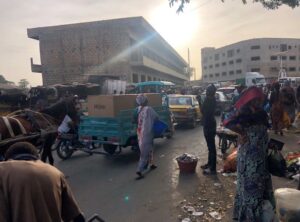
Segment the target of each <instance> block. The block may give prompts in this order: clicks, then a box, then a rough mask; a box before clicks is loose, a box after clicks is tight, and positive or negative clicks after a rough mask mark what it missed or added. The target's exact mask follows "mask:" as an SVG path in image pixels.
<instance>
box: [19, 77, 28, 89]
mask: <svg viewBox="0 0 300 222" xmlns="http://www.w3.org/2000/svg"><path fill="white" fill-rule="evenodd" d="M18 85H19V87H20V88H22V89H27V87H28V85H29V82H28V81H27V79H21V80H20V81H19V83H18Z"/></svg>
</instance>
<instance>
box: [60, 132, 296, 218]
mask: <svg viewBox="0 0 300 222" xmlns="http://www.w3.org/2000/svg"><path fill="white" fill-rule="evenodd" d="M269 135H270V137H271V138H275V139H279V140H282V141H284V142H285V147H284V150H283V153H287V152H289V151H297V150H299V145H297V143H296V142H297V140H298V139H299V136H298V135H297V134H291V133H285V135H284V136H283V137H281V136H278V135H274V134H273V133H272V132H270V134H269ZM216 142H217V139H216ZM183 153H190V154H194V155H196V156H197V157H198V158H199V161H198V165H197V168H196V173H195V174H180V173H179V168H178V165H177V162H176V160H175V158H176V157H177V156H179V155H181V154H183ZM218 153H219V155H218V156H220V150H218ZM138 158H139V156H138V153H137V152H136V151H132V150H131V149H130V147H128V148H124V149H123V152H122V153H121V154H120V155H119V156H114V157H107V156H103V155H97V154H94V155H92V156H90V155H88V154H86V153H82V152H76V153H74V154H73V156H72V157H71V158H70V159H68V160H65V161H62V160H59V159H58V157H56V162H55V164H56V167H58V168H59V169H60V170H62V171H63V172H64V173H65V175H66V176H67V179H68V181H69V183H70V186H71V188H72V190H73V192H74V195H75V197H76V199H77V201H78V203H79V205H80V207H81V209H82V210H83V212H84V213H85V215H86V216H87V217H90V216H91V215H93V214H95V213H97V214H99V215H100V216H101V217H102V218H103V219H105V221H107V222H119V221H122V222H140V221H142V222H160V221H161V222H172V221H181V219H182V218H184V217H186V216H190V214H189V213H187V212H183V210H182V209H183V208H184V206H185V205H192V206H194V207H195V208H197V210H201V211H202V212H204V215H203V216H201V217H194V218H192V221H214V219H213V218H211V216H210V215H209V213H210V212H212V211H217V212H219V213H220V215H221V216H222V221H232V220H231V214H232V205H233V198H234V193H235V180H236V178H235V177H225V176H223V175H222V174H221V173H218V174H217V176H214V177H207V176H203V174H202V171H201V169H200V165H201V164H204V163H205V162H206V159H207V148H206V143H205V140H204V137H203V132H202V126H197V127H196V128H195V129H188V128H179V129H177V130H176V133H175V135H174V137H173V138H172V139H156V140H155V151H154V158H155V162H156V164H157V165H158V168H157V169H155V170H154V171H151V172H149V173H147V174H146V176H145V178H144V179H142V180H138V181H137V180H135V177H136V175H135V171H136V167H137V162H138ZM217 168H218V169H221V168H222V159H221V158H220V157H218V167H217ZM272 178H273V187H274V189H276V188H280V187H291V188H296V183H295V182H292V181H290V180H287V179H285V178H279V177H272ZM207 200H208V201H207ZM211 204H213V205H211Z"/></svg>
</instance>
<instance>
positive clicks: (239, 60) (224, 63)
mask: <svg viewBox="0 0 300 222" xmlns="http://www.w3.org/2000/svg"><path fill="white" fill-rule="evenodd" d="M235 62H236V63H241V62H242V59H237V60H235ZM228 64H229V65H233V64H234V60H230V61H229V62H228ZM221 65H222V66H226V65H227V63H226V62H222V64H221ZM215 67H216V68H218V67H220V64H219V63H216V64H215ZM207 68H210V69H212V68H213V65H209V66H208V67H207V66H204V67H203V69H204V70H206V69H207Z"/></svg>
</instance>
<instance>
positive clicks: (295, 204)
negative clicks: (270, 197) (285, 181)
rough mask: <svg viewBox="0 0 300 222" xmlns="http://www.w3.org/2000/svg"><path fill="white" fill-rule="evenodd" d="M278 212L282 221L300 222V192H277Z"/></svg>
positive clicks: (289, 189) (279, 190)
mask: <svg viewBox="0 0 300 222" xmlns="http://www.w3.org/2000/svg"><path fill="white" fill-rule="evenodd" d="M275 200H276V212H277V215H278V217H279V220H280V221H295V222H296V221H300V204H299V200H300V190H296V189H291V188H280V189H277V190H275Z"/></svg>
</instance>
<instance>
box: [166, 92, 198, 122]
mask: <svg viewBox="0 0 300 222" xmlns="http://www.w3.org/2000/svg"><path fill="white" fill-rule="evenodd" d="M168 100H169V101H168V102H169V108H170V110H171V112H172V113H173V115H174V121H175V123H177V124H188V125H189V126H190V127H191V128H195V127H196V125H197V122H200V121H201V118H202V114H201V110H200V105H199V103H198V100H197V98H196V96H195V95H179V94H178V95H177V94H172V95H169V96H168Z"/></svg>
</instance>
